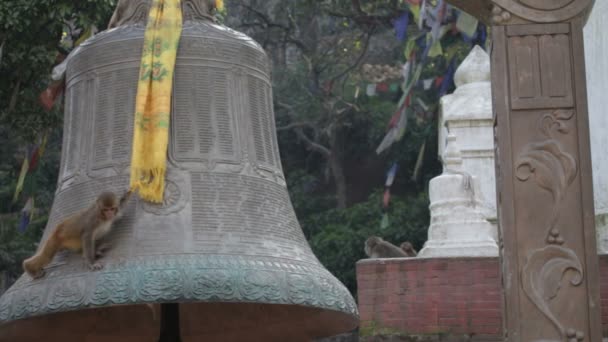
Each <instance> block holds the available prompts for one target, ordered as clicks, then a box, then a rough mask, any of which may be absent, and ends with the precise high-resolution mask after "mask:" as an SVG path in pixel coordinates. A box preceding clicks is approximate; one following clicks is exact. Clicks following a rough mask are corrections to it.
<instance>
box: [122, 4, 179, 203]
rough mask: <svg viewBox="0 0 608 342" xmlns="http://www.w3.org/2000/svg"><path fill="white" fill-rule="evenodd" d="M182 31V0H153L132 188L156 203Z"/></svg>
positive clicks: (137, 116) (162, 180)
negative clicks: (176, 59)
mask: <svg viewBox="0 0 608 342" xmlns="http://www.w3.org/2000/svg"><path fill="white" fill-rule="evenodd" d="M181 33H182V11H181V3H180V0H153V1H152V6H151V7H150V13H149V17H148V24H147V26H146V32H145V34H144V47H143V52H142V56H141V66H140V74H139V83H138V85H137V96H136V100H135V125H134V128H133V151H132V156H131V182H130V188H131V190H139V195H140V196H141V198H143V199H144V200H147V201H151V202H156V203H160V202H162V199H163V191H164V188H165V172H166V162H167V146H168V143H169V113H170V112H171V93H172V89H173V72H174V69H175V58H176V55H177V47H178V44H179V39H180V36H181Z"/></svg>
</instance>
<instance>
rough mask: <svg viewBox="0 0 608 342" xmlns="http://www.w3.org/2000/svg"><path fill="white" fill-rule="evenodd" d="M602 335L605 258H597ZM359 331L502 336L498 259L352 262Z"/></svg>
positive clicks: (607, 285) (607, 292)
mask: <svg viewBox="0 0 608 342" xmlns="http://www.w3.org/2000/svg"><path fill="white" fill-rule="evenodd" d="M600 282H601V298H602V300H601V305H602V320H603V322H604V324H603V330H604V336H607V335H608V256H606V255H603V256H600ZM357 283H358V300H359V311H360V314H361V329H363V331H365V329H380V328H383V329H387V328H388V331H391V330H393V329H394V330H396V331H399V332H402V333H408V334H438V333H442V334H449V335H463V334H466V335H474V336H477V337H481V336H487V337H488V338H490V337H493V338H498V337H500V336H501V335H502V312H501V310H502V304H501V301H502V293H501V284H500V274H499V264H498V258H449V259H439V258H438V259H422V258H420V259H418V258H414V259H385V260H382V261H378V260H361V261H359V262H358V263H357Z"/></svg>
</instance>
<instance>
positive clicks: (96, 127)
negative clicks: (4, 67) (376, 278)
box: [0, 0, 358, 342]
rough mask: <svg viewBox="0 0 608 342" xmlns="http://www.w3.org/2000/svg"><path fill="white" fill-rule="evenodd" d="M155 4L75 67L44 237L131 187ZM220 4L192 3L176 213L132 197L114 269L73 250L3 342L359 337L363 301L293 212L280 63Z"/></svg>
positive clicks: (26, 292)
mask: <svg viewBox="0 0 608 342" xmlns="http://www.w3.org/2000/svg"><path fill="white" fill-rule="evenodd" d="M150 2H151V0H121V1H120V2H119V5H118V6H119V7H118V8H117V12H116V13H115V15H114V17H113V19H112V23H113V24H114V25H115V26H116V27H115V28H112V29H109V30H107V31H105V32H102V33H99V34H98V35H96V36H95V37H93V38H91V39H89V40H88V41H87V42H86V43H84V44H82V45H81V46H80V47H79V48H78V50H77V51H74V52H73V55H72V56H71V57H70V61H69V63H68V68H67V75H66V82H67V90H66V96H65V98H66V102H65V121H64V139H63V153H62V160H61V170H60V175H59V180H58V189H57V194H56V197H55V202H54V203H53V208H52V211H51V215H50V219H49V223H48V226H47V229H46V231H45V237H44V238H46V235H48V233H49V230H50V229H51V228H52V227H54V225H55V224H57V223H58V222H60V221H61V220H62V219H63V218H65V217H66V216H67V215H70V214H72V213H74V212H76V211H78V210H80V209H82V208H84V207H85V206H88V205H89V204H90V203H92V201H93V200H94V198H95V197H96V196H97V195H98V194H99V193H100V192H102V191H105V190H112V191H115V192H116V193H120V192H123V191H125V190H126V189H127V187H128V180H129V162H130V153H131V140H132V134H133V109H134V105H135V93H136V91H137V79H138V72H139V64H140V56H141V51H142V44H143V36H144V29H145V21H146V19H147V13H148V9H149V6H150ZM208 3H209V1H208V0H182V8H183V15H184V27H183V32H182V38H181V42H180V46H179V51H178V55H177V62H176V72H175V82H174V95H173V112H172V114H171V131H170V142H169V151H168V165H167V169H168V170H167V181H166V188H165V195H164V202H163V203H162V205H153V204H149V203H147V202H143V201H141V200H139V199H132V200H131V202H130V203H129V205H128V208H127V210H126V213H125V217H124V218H123V219H121V220H120V221H118V222H117V223H116V224H115V229H114V231H113V233H112V234H111V236H109V240H110V241H111V243H112V245H113V248H112V249H111V250H110V251H109V252H108V254H107V255H106V256H105V258H104V262H105V267H104V269H102V270H101V271H96V272H93V271H89V270H88V269H86V268H85V265H84V263H83V261H82V257H81V256H79V255H76V254H73V253H64V254H61V255H58V256H56V257H55V259H54V261H53V263H52V264H51V265H49V266H48V267H47V270H46V276H45V277H43V278H41V279H38V280H32V279H31V278H30V277H29V276H27V275H24V276H22V277H21V278H20V279H19V280H18V281H17V282H16V283H15V284H14V285H13V286H12V287H11V288H10V289H9V290H8V291H7V292H6V293H5V294H4V295H3V296H2V297H1V298H0V323H1V325H0V340H1V341H28V342H29V341H32V342H33V341H62V342H65V341H86V342H92V341H125V342H126V341H128V342H136V341H154V342H156V341H159V340H161V341H162V340H171V341H174V340H175V341H177V340H180V338H181V341H261V340H264V341H309V340H311V339H314V338H318V337H323V336H330V335H333V334H337V333H340V332H344V331H348V330H350V329H353V328H355V327H356V325H357V322H358V317H357V315H358V313H357V307H356V305H355V302H354V300H353V298H352V296H351V295H350V293H349V292H348V290H347V289H346V288H345V287H344V286H343V285H342V284H341V283H340V282H339V281H338V280H337V279H336V278H335V277H334V276H332V275H331V274H330V273H329V272H328V271H327V270H326V269H325V268H323V266H322V265H321V264H320V263H319V261H318V260H317V258H316V257H315V256H314V255H313V253H312V252H311V250H310V247H309V246H308V244H307V242H306V239H305V238H304V235H303V234H302V231H301V229H300V226H299V224H298V221H297V219H296V216H295V213H294V211H293V208H292V205H291V202H290V200H289V195H288V193H287V188H286V185H285V179H284V176H283V173H282V169H281V162H280V158H279V150H278V146H277V137H276V132H275V128H274V127H275V123H274V113H273V102H272V88H271V83H270V77H269V63H268V59H267V57H266V55H265V53H264V51H263V50H262V48H261V47H260V46H259V45H258V44H256V43H255V42H254V41H253V40H252V39H251V38H249V37H247V36H245V35H243V34H241V33H239V32H235V31H233V30H231V29H228V28H226V27H224V26H220V25H217V24H214V23H213V22H212V20H210V15H209V13H210V11H209V8H210V7H209V4H208ZM44 238H43V239H44ZM172 334H174V335H176V336H173V337H171V336H170V335H172ZM163 336H164V337H163Z"/></svg>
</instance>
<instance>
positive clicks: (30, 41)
mask: <svg viewBox="0 0 608 342" xmlns="http://www.w3.org/2000/svg"><path fill="white" fill-rule="evenodd" d="M114 4H115V0H80V1H72V0H11V1H0V23H1V24H0V25H1V26H2V29H1V30H0V44H3V45H4V47H3V54H2V58H1V61H0V122H2V123H3V125H7V126H9V127H11V133H12V134H13V138H24V139H26V140H32V139H33V138H34V137H35V136H36V134H37V133H38V132H39V131H40V130H42V129H43V128H47V127H57V126H59V124H60V122H61V119H60V118H61V112H60V111H53V112H51V113H45V112H44V110H43V109H42V107H41V106H40V104H39V102H38V96H39V95H40V93H41V92H42V91H43V90H44V89H45V88H46V87H47V86H48V84H49V80H50V79H49V75H50V72H51V69H52V67H53V64H54V62H55V60H56V58H57V56H58V53H60V52H61V51H62V48H61V46H60V41H61V40H62V37H63V32H67V35H68V36H69V38H71V39H76V38H77V37H78V35H79V34H80V33H81V32H82V31H83V30H84V29H85V28H89V27H90V26H91V25H98V26H100V27H104V26H105V22H107V20H108V19H109V16H110V15H111V12H112V10H113V8H114Z"/></svg>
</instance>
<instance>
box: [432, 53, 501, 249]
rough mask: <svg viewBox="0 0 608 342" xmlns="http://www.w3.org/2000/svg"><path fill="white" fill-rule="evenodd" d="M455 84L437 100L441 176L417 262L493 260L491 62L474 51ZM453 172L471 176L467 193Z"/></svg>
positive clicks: (434, 185) (434, 186) (435, 185)
mask: <svg viewBox="0 0 608 342" xmlns="http://www.w3.org/2000/svg"><path fill="white" fill-rule="evenodd" d="M454 83H455V84H456V91H454V93H453V94H451V95H446V96H444V97H442V98H441V108H440V113H439V157H440V159H441V160H442V162H443V164H444V173H443V174H442V175H440V176H438V177H435V178H433V179H432V180H431V182H430V184H429V198H430V201H431V205H430V209H431V225H430V227H429V239H428V241H427V242H426V243H425V245H424V248H423V249H422V251H421V252H420V256H426V257H466V256H473V257H474V256H498V245H497V239H498V233H497V226H496V181H495V175H494V129H493V120H492V95H491V84H490V56H488V54H487V53H486V52H485V51H484V50H483V49H482V48H480V47H479V46H475V47H474V48H473V50H472V51H471V52H470V53H469V55H468V56H467V58H466V59H465V60H464V61H463V62H462V64H461V65H460V66H459V67H458V69H457V70H456V73H455V75H454ZM456 140H458V143H457V144H456ZM453 171H457V172H464V174H469V175H471V176H472V177H471V178H470V179H469V180H470V182H471V183H472V184H471V185H470V188H468V189H467V187H466V186H464V185H463V184H466V183H467V181H468V180H467V179H466V178H467V177H466V176H464V175H462V174H458V173H454V172H453ZM463 182H464V183H463Z"/></svg>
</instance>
